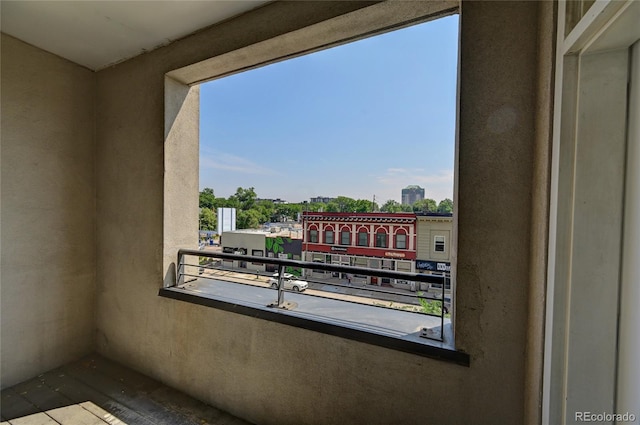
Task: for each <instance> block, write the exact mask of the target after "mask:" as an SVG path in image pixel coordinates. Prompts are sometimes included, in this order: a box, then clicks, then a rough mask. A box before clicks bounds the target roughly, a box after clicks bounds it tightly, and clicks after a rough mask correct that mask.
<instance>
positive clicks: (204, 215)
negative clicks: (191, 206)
mask: <svg viewBox="0 0 640 425" xmlns="http://www.w3.org/2000/svg"><path fill="white" fill-rule="evenodd" d="M216 219H217V218H216V213H215V212H213V211H212V210H211V209H209V208H200V230H216V227H217V223H216Z"/></svg>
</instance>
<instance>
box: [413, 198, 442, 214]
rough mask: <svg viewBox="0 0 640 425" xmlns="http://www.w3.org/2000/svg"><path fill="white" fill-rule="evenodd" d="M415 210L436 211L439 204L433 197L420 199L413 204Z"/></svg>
mask: <svg viewBox="0 0 640 425" xmlns="http://www.w3.org/2000/svg"><path fill="white" fill-rule="evenodd" d="M411 207H412V208H413V211H414V212H425V213H427V212H436V211H437V209H438V204H436V201H434V200H433V199H428V198H427V199H421V200H420V201H416V202H414V203H413V205H412V206H411Z"/></svg>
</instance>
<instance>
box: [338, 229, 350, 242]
mask: <svg viewBox="0 0 640 425" xmlns="http://www.w3.org/2000/svg"><path fill="white" fill-rule="evenodd" d="M340 245H351V232H349V231H348V230H343V231H341V232H340Z"/></svg>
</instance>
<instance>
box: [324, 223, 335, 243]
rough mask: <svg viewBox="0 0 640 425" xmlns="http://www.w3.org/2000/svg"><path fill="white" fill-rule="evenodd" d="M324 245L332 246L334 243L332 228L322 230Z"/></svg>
mask: <svg viewBox="0 0 640 425" xmlns="http://www.w3.org/2000/svg"><path fill="white" fill-rule="evenodd" d="M324 243H326V244H328V245H333V244H334V243H335V234H334V233H333V227H331V226H329V227H327V228H326V229H325V230H324Z"/></svg>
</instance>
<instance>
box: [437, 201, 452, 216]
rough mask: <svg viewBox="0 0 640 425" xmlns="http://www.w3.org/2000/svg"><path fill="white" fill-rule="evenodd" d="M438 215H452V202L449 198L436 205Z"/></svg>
mask: <svg viewBox="0 0 640 425" xmlns="http://www.w3.org/2000/svg"><path fill="white" fill-rule="evenodd" d="M438 212H439V213H449V214H450V213H453V201H452V200H451V199H449V198H445V199H443V200H442V201H440V203H439V204H438Z"/></svg>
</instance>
